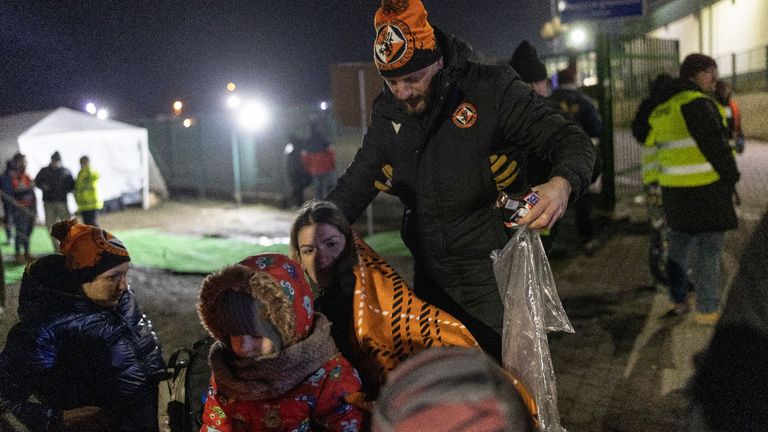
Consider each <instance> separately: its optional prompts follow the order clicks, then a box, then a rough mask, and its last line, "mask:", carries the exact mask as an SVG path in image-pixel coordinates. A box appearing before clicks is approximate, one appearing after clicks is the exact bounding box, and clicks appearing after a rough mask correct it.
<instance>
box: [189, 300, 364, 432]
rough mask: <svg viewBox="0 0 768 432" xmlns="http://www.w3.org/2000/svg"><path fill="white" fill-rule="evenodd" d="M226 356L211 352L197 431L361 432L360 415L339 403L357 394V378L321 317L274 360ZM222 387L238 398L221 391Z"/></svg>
mask: <svg viewBox="0 0 768 432" xmlns="http://www.w3.org/2000/svg"><path fill="white" fill-rule="evenodd" d="M228 351H229V350H228V349H227V348H226V347H225V346H224V344H223V343H221V342H216V343H215V344H214V345H213V347H212V348H211V354H210V358H209V360H210V362H211V367H212V372H213V373H212V378H211V385H210V387H209V389H208V399H207V400H206V402H205V410H204V412H203V427H202V428H201V429H200V430H201V432H215V431H221V432H228V431H298V432H306V431H339V432H358V431H360V430H362V427H361V424H362V420H363V414H362V411H361V410H360V409H359V408H356V407H354V406H352V405H350V404H348V403H347V402H346V401H345V400H344V397H345V396H346V395H348V394H352V393H357V392H359V391H360V378H359V377H358V374H357V371H355V369H354V368H353V367H352V366H351V365H350V364H349V362H348V361H347V360H346V359H345V358H344V357H342V356H341V354H338V353H337V352H336V346H335V344H334V343H333V339H331V337H330V324H329V322H328V320H327V319H326V318H325V317H324V316H322V315H321V314H316V315H315V328H314V331H313V332H312V333H311V334H310V336H309V337H308V338H307V339H305V340H303V341H301V342H299V343H297V344H296V345H292V346H290V347H288V348H287V349H286V350H284V351H281V352H279V353H277V354H276V355H273V356H267V357H262V358H258V359H250V360H249V359H241V360H236V359H232V358H231V357H230V356H229V354H228ZM322 359H328V360H327V361H323V360H322ZM246 362H250V364H244V363H246ZM233 363H237V366H238V367H233V365H232V364H233ZM237 374H240V375H247V376H248V377H249V379H250V381H249V382H248V383H244V382H243V381H242V380H240V379H239V378H238V377H237ZM222 382H226V383H228V384H229V386H227V387H228V388H234V389H235V391H239V392H240V394H239V396H240V397H236V396H235V395H232V394H228V393H226V392H225V391H224V390H222V387H223V386H221V384H222Z"/></svg>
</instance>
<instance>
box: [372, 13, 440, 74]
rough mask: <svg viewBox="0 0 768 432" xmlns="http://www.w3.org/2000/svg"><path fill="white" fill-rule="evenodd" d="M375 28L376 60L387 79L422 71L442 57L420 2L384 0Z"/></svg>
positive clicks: (374, 58)
mask: <svg viewBox="0 0 768 432" xmlns="http://www.w3.org/2000/svg"><path fill="white" fill-rule="evenodd" d="M373 26H374V28H375V29H376V39H375V41H374V42H373V60H374V61H375V62H376V67H378V68H379V73H380V74H381V76H383V77H385V78H387V77H394V76H401V75H406V74H409V73H411V72H415V71H417V70H420V69H423V68H425V67H427V66H429V65H431V64H432V63H434V62H436V61H437V60H439V59H440V56H441V55H442V53H441V51H440V47H439V46H438V45H437V40H436V39H435V31H434V29H433V28H432V26H431V25H430V24H429V22H428V21H427V11H426V9H424V5H423V4H422V3H421V0H382V2H381V7H380V8H379V9H378V10H377V11H376V16H375V17H374V20H373Z"/></svg>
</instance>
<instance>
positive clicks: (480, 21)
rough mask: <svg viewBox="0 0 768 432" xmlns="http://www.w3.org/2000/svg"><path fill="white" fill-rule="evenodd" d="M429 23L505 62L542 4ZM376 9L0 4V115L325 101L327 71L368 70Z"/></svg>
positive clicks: (334, 0) (501, 6)
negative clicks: (343, 67) (232, 93)
mask: <svg viewBox="0 0 768 432" xmlns="http://www.w3.org/2000/svg"><path fill="white" fill-rule="evenodd" d="M424 2H425V6H426V8H427V11H428V12H429V20H430V22H431V23H432V24H433V25H436V26H438V27H440V28H442V29H443V30H444V31H447V32H450V33H454V34H456V35H459V36H460V37H462V38H463V39H465V40H466V41H467V42H469V43H470V44H472V45H473V46H474V47H475V49H477V50H478V51H480V52H482V53H484V54H486V55H489V56H491V57H495V58H498V59H507V58H509V56H510V55H511V53H512V51H513V50H514V48H515V47H516V46H517V44H518V43H519V42H520V41H521V40H522V39H529V40H530V41H531V42H533V43H534V45H536V46H537V47H538V48H539V51H540V53H541V52H542V51H544V50H545V49H546V42H544V41H543V40H541V39H540V38H539V35H538V33H539V29H540V28H541V26H542V24H543V23H544V22H545V21H546V20H548V19H549V1H547V0H495V1H494V0H467V1H452V0H424ZM379 4H380V3H379V2H377V1H375V0H327V1H315V0H274V1H273V0H269V1H267V0H251V1H236V2H235V1H223V0H204V1H201V0H186V1H180V0H152V1H146V0H124V1H120V0H88V1H85V0H79V1H74V0H46V1H24V0H21V1H18V0H10V1H1V2H0V92H1V93H0V114H9V113H16V112H22V111H30V110H42V109H51V108H55V107H58V106H68V107H71V108H74V109H82V107H83V105H84V103H85V101H87V100H96V101H97V102H101V103H102V104H104V105H105V106H108V107H109V108H110V111H111V113H112V116H113V117H115V118H118V119H136V118H140V117H153V116H155V115H156V114H158V113H168V112H170V106H171V103H172V101H173V100H175V99H181V100H183V101H185V102H186V107H187V108H186V109H185V110H186V111H187V112H192V113H202V112H212V111H218V110H220V109H222V108H223V105H222V104H223V102H222V101H223V98H224V93H225V85H226V83H227V82H229V81H234V82H235V83H237V84H238V89H239V91H241V92H242V93H244V94H245V93H248V94H253V95H259V96H262V97H263V98H265V99H267V100H269V101H272V102H273V103H303V102H316V101H320V100H323V99H326V98H328V97H329V95H330V79H329V68H330V65H331V64H334V63H344V62H368V61H371V49H372V48H371V44H372V40H373V39H372V38H373V15H374V12H375V10H376V8H377V7H378V5H379Z"/></svg>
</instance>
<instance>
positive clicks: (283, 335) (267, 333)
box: [197, 253, 314, 350]
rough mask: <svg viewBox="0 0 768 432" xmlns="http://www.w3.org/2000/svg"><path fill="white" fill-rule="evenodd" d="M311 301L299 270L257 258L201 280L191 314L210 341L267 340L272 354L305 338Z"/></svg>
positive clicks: (280, 258)
mask: <svg viewBox="0 0 768 432" xmlns="http://www.w3.org/2000/svg"><path fill="white" fill-rule="evenodd" d="M313 303H314V297H313V295H312V291H311V290H310V288H309V284H308V283H307V281H306V280H305V279H304V274H303V272H302V271H301V267H300V266H299V265H298V264H297V263H296V262H294V261H292V260H291V259H289V258H288V257H287V256H285V255H281V254H270V253H266V254H259V255H253V256H250V257H248V258H246V259H244V260H242V261H240V262H239V263H237V264H235V265H232V266H228V267H225V268H224V269H222V270H221V271H218V272H216V273H213V274H211V275H209V276H208V277H206V278H205V280H203V283H202V286H201V289H200V295H199V297H198V302H197V313H198V315H199V316H200V320H201V321H202V324H203V326H204V327H205V328H206V330H208V332H209V333H210V334H211V336H213V337H215V338H216V339H218V340H220V341H223V342H225V343H227V344H228V343H229V336H236V335H243V334H249V335H254V336H263V337H266V338H268V339H270V340H271V341H272V342H273V343H274V344H275V346H276V348H277V349H278V350H282V349H283V348H284V347H289V346H291V345H293V344H295V343H296V342H299V341H301V340H303V339H304V338H306V337H307V335H308V334H309V332H310V331H311V330H312V326H313V324H314V309H313Z"/></svg>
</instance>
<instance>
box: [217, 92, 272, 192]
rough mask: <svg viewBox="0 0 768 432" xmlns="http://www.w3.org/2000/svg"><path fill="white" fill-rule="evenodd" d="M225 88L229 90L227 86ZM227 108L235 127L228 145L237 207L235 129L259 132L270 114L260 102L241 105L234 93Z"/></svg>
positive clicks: (237, 158) (251, 101) (250, 101)
mask: <svg viewBox="0 0 768 432" xmlns="http://www.w3.org/2000/svg"><path fill="white" fill-rule="evenodd" d="M230 84H231V83H230ZM227 88H229V86H228V87H227ZM233 89H234V84H233ZM227 107H229V109H230V110H231V111H233V113H234V117H233V118H234V120H235V121H236V126H237V127H233V128H232V133H231V142H230V145H231V148H232V176H233V181H234V186H235V191H234V198H235V203H236V205H238V206H239V205H240V204H242V203H243V196H242V184H241V177H240V146H239V143H238V139H237V138H238V136H237V133H238V132H237V129H238V128H240V129H242V130H244V131H247V132H257V131H260V130H262V129H264V128H265V127H266V126H267V124H268V123H269V119H270V118H271V114H270V112H269V109H268V108H267V106H266V105H265V104H264V103H262V102H260V101H257V100H247V101H245V102H242V104H241V101H240V98H239V97H238V95H237V94H235V93H230V95H229V96H228V97H227Z"/></svg>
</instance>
